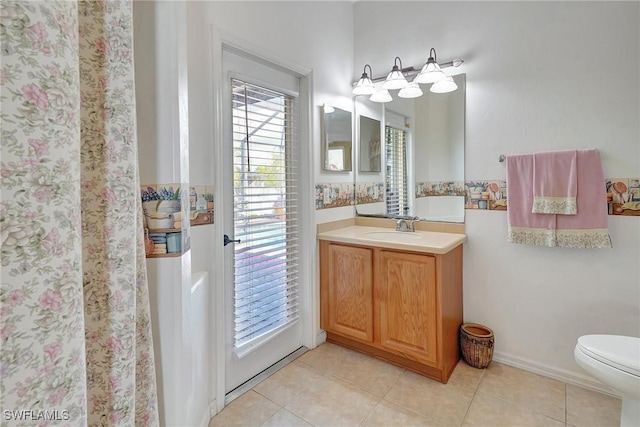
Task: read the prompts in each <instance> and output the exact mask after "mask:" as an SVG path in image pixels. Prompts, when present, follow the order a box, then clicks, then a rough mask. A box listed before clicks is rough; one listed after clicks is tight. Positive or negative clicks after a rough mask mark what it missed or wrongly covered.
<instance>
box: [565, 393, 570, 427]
mask: <svg viewBox="0 0 640 427" xmlns="http://www.w3.org/2000/svg"><path fill="white" fill-rule="evenodd" d="M564 425H565V427H566V426H567V425H569V411H568V409H567V383H564Z"/></svg>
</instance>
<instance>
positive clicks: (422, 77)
mask: <svg viewBox="0 0 640 427" xmlns="http://www.w3.org/2000/svg"><path fill="white" fill-rule="evenodd" d="M436 57H437V56H436V50H435V49H434V48H431V50H430V51H429V59H427V63H426V64H424V67H422V71H420V73H419V74H418V75H417V76H416V78H415V79H414V80H413V81H414V82H416V83H435V82H438V81H440V80H442V79H444V78H445V75H444V73H443V72H442V70H441V69H440V66H439V65H438V63H437V62H436Z"/></svg>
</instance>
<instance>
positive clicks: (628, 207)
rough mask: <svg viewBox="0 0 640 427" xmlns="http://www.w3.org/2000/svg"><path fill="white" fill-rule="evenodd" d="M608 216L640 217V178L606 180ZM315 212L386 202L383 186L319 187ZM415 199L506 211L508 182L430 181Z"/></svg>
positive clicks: (420, 185) (418, 189)
mask: <svg viewBox="0 0 640 427" xmlns="http://www.w3.org/2000/svg"><path fill="white" fill-rule="evenodd" d="M605 181H606V182H605V188H606V192H607V200H606V203H607V212H608V213H609V215H622V216H640V178H607V179H606V180H605ZM315 189H316V194H315V202H316V203H315V204H316V210H319V209H330V208H338V207H342V206H351V205H354V204H356V203H357V204H367V203H378V202H383V201H384V183H382V182H359V183H357V184H356V185H355V186H354V185H353V184H349V183H317V184H316V186H315ZM415 191H416V194H415V195H416V198H421V197H433V196H464V197H465V208H466V209H480V210H490V211H506V210H507V196H508V191H507V183H506V181H505V180H474V181H465V182H464V184H463V183H462V182H460V181H428V182H420V183H417V184H416V186H415Z"/></svg>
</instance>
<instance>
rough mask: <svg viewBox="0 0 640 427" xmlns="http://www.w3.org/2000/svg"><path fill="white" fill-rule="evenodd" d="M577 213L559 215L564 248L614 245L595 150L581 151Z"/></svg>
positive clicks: (558, 238) (559, 243)
mask: <svg viewBox="0 0 640 427" xmlns="http://www.w3.org/2000/svg"><path fill="white" fill-rule="evenodd" d="M577 167H578V195H577V203H578V214H577V215H558V216H557V217H556V220H557V222H556V244H557V246H562V247H565V248H611V247H612V245H611V237H610V236H609V230H608V220H609V217H608V215H607V190H606V183H605V180H604V173H603V172H602V163H601V162H600V153H599V152H598V150H595V149H588V150H578V156H577Z"/></svg>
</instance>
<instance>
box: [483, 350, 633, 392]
mask: <svg viewBox="0 0 640 427" xmlns="http://www.w3.org/2000/svg"><path fill="white" fill-rule="evenodd" d="M493 360H495V361H496V362H498V363H503V364H505V365H509V366H513V367H514V368H519V369H522V370H525V371H528V372H533V373H534V374H538V375H542V376H545V377H549V378H552V379H554V380H558V381H562V382H565V383H567V384H573V385H576V386H578V387H584V388H587V389H590V390H593V391H597V392H599V393H603V394H607V395H609V396H613V397H617V398H619V397H620V396H619V395H616V394H615V393H614V392H613V391H612V390H611V389H610V388H609V387H607V386H606V385H604V384H602V383H601V382H599V381H597V380H595V379H593V378H591V377H589V376H588V375H586V374H585V375H582V374H579V373H576V372H571V371H567V370H564V369H558V368H554V367H552V366H548V365H544V364H542V363H538V362H535V361H533V360H529V359H525V358H523V357H517V356H511V355H508V354H505V353H501V352H498V351H496V352H494V353H493Z"/></svg>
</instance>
